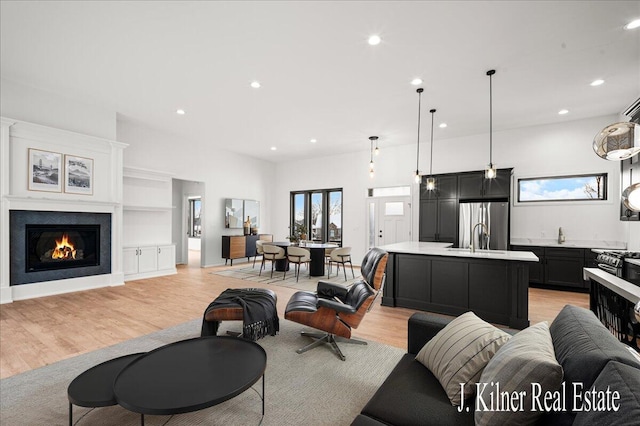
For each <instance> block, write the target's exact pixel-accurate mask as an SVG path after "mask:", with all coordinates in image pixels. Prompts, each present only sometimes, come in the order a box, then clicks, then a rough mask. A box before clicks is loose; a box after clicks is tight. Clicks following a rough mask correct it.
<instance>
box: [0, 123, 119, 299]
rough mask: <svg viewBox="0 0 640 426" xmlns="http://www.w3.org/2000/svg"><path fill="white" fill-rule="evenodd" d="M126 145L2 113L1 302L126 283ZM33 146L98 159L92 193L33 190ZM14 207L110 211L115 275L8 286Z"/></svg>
mask: <svg viewBox="0 0 640 426" xmlns="http://www.w3.org/2000/svg"><path fill="white" fill-rule="evenodd" d="M127 146H128V145H127V144H125V143H121V142H117V141H112V140H107V139H102V138H97V137H95V136H89V135H82V134H79V133H75V132H69V131H66V130H61V129H55V128H51V127H46V126H41V125H38V124H33V123H27V122H23V121H19V120H12V119H8V118H4V117H0V304H1V303H10V302H12V301H14V300H21V299H28V298H32V297H42V296H48V295H53V294H60V293H67V292H71V291H79V290H87V289H92V288H99V287H106V286H114V285H122V284H124V274H123V272H122V271H123V265H122V248H123V244H122V234H123V213H122V211H123V207H122V199H123V191H122V182H123V151H124V149H125V148H126V147H127ZM29 148H36V149H41V150H45V151H53V152H59V153H61V154H68V155H77V156H81V157H87V158H92V159H93V160H94V176H93V179H94V191H93V194H91V195H77V194H67V193H64V192H60V193H48V192H36V191H29V190H28V189H27V181H28V162H27V161H25V159H26V158H27V157H28V150H29ZM11 210H35V211H42V210H47V211H68V212H91V213H110V214H111V273H110V274H101V275H92V276H88V277H79V278H71V279H62V280H55V281H45V282H39V283H32V284H21V285H14V286H11V285H10V269H9V268H10V250H11V247H10V246H9V241H10V238H9V232H10V226H9V216H10V211H11Z"/></svg>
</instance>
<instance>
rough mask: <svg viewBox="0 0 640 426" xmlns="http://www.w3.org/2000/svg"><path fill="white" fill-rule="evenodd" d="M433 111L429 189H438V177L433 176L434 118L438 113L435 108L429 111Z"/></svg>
mask: <svg viewBox="0 0 640 426" xmlns="http://www.w3.org/2000/svg"><path fill="white" fill-rule="evenodd" d="M429 112H430V113H431V156H430V157H429V177H428V178H427V191H433V190H434V189H436V178H434V177H433V119H434V115H435V113H436V110H435V109H432V110H430V111H429Z"/></svg>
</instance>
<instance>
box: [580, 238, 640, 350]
mask: <svg viewBox="0 0 640 426" xmlns="http://www.w3.org/2000/svg"><path fill="white" fill-rule="evenodd" d="M596 262H597V264H598V268H599V269H601V270H603V271H606V272H609V273H610V274H612V275H615V276H616V277H619V278H621V279H622V280H624V281H626V282H628V283H629V284H635V285H637V286H640V253H638V252H623V251H610V252H603V253H600V254H599V255H598V256H597V257H596ZM614 281H615V282H614ZM638 294H639V292H638V291H637V290H635V289H634V288H633V286H630V285H628V284H627V283H624V282H623V283H620V280H613V279H612V280H608V279H606V278H605V279H604V281H599V280H593V279H592V280H591V293H590V301H589V305H590V308H591V310H592V311H593V312H595V314H596V316H597V317H598V318H599V319H600V321H601V322H602V324H604V326H605V327H607V328H608V329H609V331H611V333H613V334H614V335H615V336H616V337H618V339H620V341H621V342H624V343H626V344H628V345H629V346H631V347H633V348H635V349H636V350H639V349H640V323H639V322H638V320H637V319H636V316H635V305H636V303H639V304H640V302H639V298H638Z"/></svg>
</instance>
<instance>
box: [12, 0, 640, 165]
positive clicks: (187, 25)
mask: <svg viewBox="0 0 640 426" xmlns="http://www.w3.org/2000/svg"><path fill="white" fill-rule="evenodd" d="M634 18H640V2H639V1H603V2H596V1H577V2H569V1H540V2H524V1H517V2H516V1H514V2H503V1H495V2H485V1H468V2H462V1H461V2H451V1H447V2H445V1H442V2H438V1H430V2H418V1H410V2H398V1H393V2H382V1H371V2H366V1H362V2H268V1H264V2H186V1H182V2H166V1H165V2H134V1H130V2H94V1H91V2H79V1H78V2H76V1H71V2H54V1H46V2H26V1H20V2H9V1H4V0H3V1H2V3H1V23H0V31H1V35H0V42H1V51H0V55H1V56H0V59H1V61H0V64H1V69H0V72H1V76H2V77H3V78H6V79H8V80H13V81H16V82H20V83H23V84H26V85H29V86H34V87H37V88H41V89H45V90H48V91H52V92H56V93H60V94H64V95H65V96H67V97H70V98H74V99H77V100H80V101H82V102H86V103H90V104H93V105H100V106H101V107H104V108H107V109H109V110H113V111H116V112H117V113H118V114H120V115H121V116H122V117H124V118H126V119H130V120H133V121H136V122H141V123H144V124H146V125H148V126H151V127H153V128H157V129H160V130H163V131H166V132H168V133H171V134H173V135H175V136H176V143H183V142H185V141H188V142H191V143H194V144H196V145H197V144H213V145H215V146H219V147H222V148H224V149H228V150H232V151H235V152H238V153H241V154H244V155H251V156H255V157H258V158H263V159H267V160H270V161H289V160H291V159H295V158H302V157H307V158H308V157H310V156H323V155H328V154H332V153H339V152H345V151H357V150H358V151H364V150H368V149H369V140H368V137H369V136H371V135H377V136H379V137H380V139H379V143H380V147H381V149H384V147H385V146H390V145H400V144H412V143H415V141H416V127H417V105H418V95H417V94H416V92H415V89H416V87H414V86H411V85H410V84H409V82H410V80H411V79H412V78H414V77H421V78H422V79H423V80H424V83H423V85H422V87H424V89H425V91H424V94H423V101H422V113H423V117H422V120H423V121H422V136H421V141H423V142H428V135H429V126H430V117H429V112H428V111H429V109H430V108H437V110H438V111H437V113H436V116H435V121H436V125H437V124H438V123H440V122H446V123H447V124H448V127H447V128H446V129H440V128H438V127H436V129H435V139H436V140H445V139H448V138H453V137H460V136H466V135H473V134H481V133H486V132H488V128H489V77H487V76H486V74H485V73H486V71H487V70H489V69H492V68H495V69H496V70H497V73H496V75H495V76H494V77H493V114H494V115H493V117H494V118H493V127H494V131H499V130H502V129H508V128H516V127H524V126H531V125H538V124H543V123H555V122H562V121H567V120H575V119H580V118H586V117H592V116H601V115H605V114H617V113H619V112H621V111H622V110H623V109H624V108H625V107H627V106H628V105H629V104H631V102H632V101H634V100H635V99H637V98H638V96H639V94H640V29H636V30H624V29H623V26H624V25H625V24H627V23H628V22H629V21H631V20H632V19H634ZM373 33H377V34H379V35H380V36H381V37H382V43H381V44H380V45H378V46H370V45H368V44H367V37H368V36H369V35H370V34H373ZM597 78H601V79H604V80H605V84H603V85H602V86H599V87H591V86H589V83H590V82H591V81H593V80H595V79H597ZM253 80H258V81H260V82H261V84H262V87H261V88H260V89H252V88H251V87H250V86H249V84H250V82H251V81H253ZM178 108H183V109H185V110H186V115H184V116H178V115H177V114H175V111H176V109H178ZM563 108H566V109H568V110H570V113H569V114H567V115H564V116H560V115H558V111H559V110H560V109H563ZM312 138H315V139H317V140H318V142H317V143H316V144H311V143H310V142H309V141H310V139H312ZM271 146H277V148H278V150H277V151H271V150H270V147H271Z"/></svg>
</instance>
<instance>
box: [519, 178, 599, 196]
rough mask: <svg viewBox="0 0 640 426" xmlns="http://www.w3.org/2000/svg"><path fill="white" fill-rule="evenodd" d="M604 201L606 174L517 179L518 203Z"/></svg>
mask: <svg viewBox="0 0 640 426" xmlns="http://www.w3.org/2000/svg"><path fill="white" fill-rule="evenodd" d="M606 199H607V174H606V173H598V174H591V175H586V174H585V175H569V176H553V177H539V178H526V179H518V202H519V203H529V202H533V203H534V202H544V201H598V200H606Z"/></svg>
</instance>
